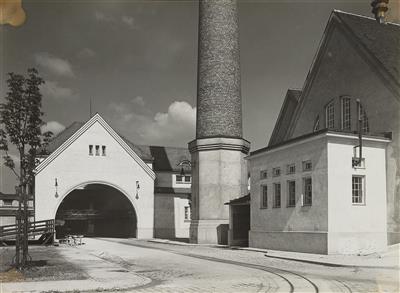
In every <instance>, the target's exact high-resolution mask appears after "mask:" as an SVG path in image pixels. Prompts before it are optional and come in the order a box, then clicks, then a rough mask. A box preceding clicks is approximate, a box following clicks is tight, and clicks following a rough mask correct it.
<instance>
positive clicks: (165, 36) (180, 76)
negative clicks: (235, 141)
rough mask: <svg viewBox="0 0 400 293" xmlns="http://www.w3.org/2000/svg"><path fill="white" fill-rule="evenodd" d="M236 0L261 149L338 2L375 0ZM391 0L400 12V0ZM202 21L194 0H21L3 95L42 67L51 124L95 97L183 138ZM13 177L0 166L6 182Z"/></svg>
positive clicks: (133, 120) (173, 141)
mask: <svg viewBox="0 0 400 293" xmlns="http://www.w3.org/2000/svg"><path fill="white" fill-rule="evenodd" d="M5 1H7V0H0V9H1V7H2V6H1V5H5V3H6V2H5ZM12 2H15V5H16V7H17V6H18V7H19V3H20V2H21V0H13V1H12ZM238 3H239V4H238V7H239V27H240V50H241V76H242V103H243V127H244V138H245V139H247V140H249V141H250V142H251V145H252V150H255V149H258V148H261V147H264V146H266V145H267V143H268V139H269V137H270V135H271V133H272V130H273V127H274V124H275V120H276V118H277V116H278V114H279V111H280V108H281V105H282V102H283V99H284V97H285V93H286V91H287V89H288V88H300V89H301V88H302V86H303V83H304V81H305V78H306V76H307V73H308V70H309V68H310V66H311V62H312V60H313V57H314V56H315V53H316V50H317V48H318V44H319V42H320V40H321V37H322V33H323V31H324V28H325V26H326V23H327V21H328V19H329V16H330V14H331V12H332V10H333V9H339V10H342V11H346V12H351V13H356V14H361V15H366V16H372V14H371V7H370V1H369V0H357V1H356V0H354V1H351V0H345V1H344V0H342V1H328V0H320V1H317V0H314V1H294V0H293V1H285V0H280V1H267V0H265V1H264V0H257V1H251V0H249V1H246V0H241V1H240V0H239V1H238ZM389 4H390V6H389V7H390V10H389V14H388V17H389V20H393V21H396V22H398V19H399V2H398V1H394V0H391V1H390V3H389ZM18 7H17V8H18ZM3 9H5V8H4V6H3ZM10 11H13V12H10ZM15 11H16V12H15ZM7 13H8V14H7ZM197 26H198V2H197V1H184V0H182V1H168V0H164V1H163V0H159V1H151V0H147V1H119V0H114V1H109V0H108V1H100V0H96V1H92V0H85V1H80V0H69V1H66V0H63V1H60V0H51V1H50V0H48V1H42V0H30V1H27V0H22V6H21V8H18V9H14V10H11V9H10V10H9V11H7V10H3V14H0V102H3V101H4V96H5V94H6V92H7V89H6V86H5V85H6V83H5V81H6V79H7V73H8V72H15V73H25V72H26V70H27V68H30V67H35V68H37V69H38V71H39V74H40V75H41V76H42V77H43V78H44V80H45V81H46V83H45V84H44V85H43V86H42V87H41V92H42V94H43V108H42V110H43V112H44V113H45V115H44V117H43V119H44V120H45V121H46V122H47V125H46V126H45V129H46V130H51V131H53V132H54V133H56V134H57V133H58V132H60V131H62V130H63V129H64V128H65V127H67V126H68V125H70V124H71V123H72V122H73V121H86V120H87V119H88V118H89V117H90V101H91V104H92V107H91V108H92V113H95V112H98V113H100V114H101V115H102V116H103V117H104V118H105V119H106V121H108V122H109V123H110V124H111V126H112V127H113V128H114V129H116V130H117V131H118V132H119V133H121V134H122V135H124V136H125V137H127V138H129V139H130V140H131V141H132V142H134V143H136V144H152V145H165V146H181V147H185V146H187V143H188V142H189V141H191V140H193V139H194V138H195V115H196V108H195V107H196V86H197ZM14 182H15V180H14V178H13V175H12V174H11V173H10V172H9V171H8V170H6V168H5V167H4V166H1V167H0V191H1V192H13V190H14V187H13V185H14Z"/></svg>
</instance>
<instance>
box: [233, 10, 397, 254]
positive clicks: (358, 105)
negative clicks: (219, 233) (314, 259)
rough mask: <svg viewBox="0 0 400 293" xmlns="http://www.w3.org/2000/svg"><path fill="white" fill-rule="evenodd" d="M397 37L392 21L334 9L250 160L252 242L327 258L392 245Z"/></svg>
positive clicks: (250, 242) (395, 202)
mask: <svg viewBox="0 0 400 293" xmlns="http://www.w3.org/2000/svg"><path fill="white" fill-rule="evenodd" d="M399 43H400V25H398V24H394V23H386V24H379V23H377V22H376V21H375V20H374V19H372V18H369V17H364V16H360V15H354V14H350V13H345V12H341V11H333V12H332V14H331V17H330V18H329V21H328V24H327V26H326V29H325V32H324V34H323V38H322V41H321V43H320V46H319V49H318V52H317V54H316V56H315V59H314V60H313V63H312V65H311V69H310V71H309V74H308V76H307V78H306V81H305V83H304V86H303V88H302V90H288V92H287V95H286V97H285V100H284V102H283V105H282V108H281V112H280V113H279V116H278V119H277V121H276V124H275V128H274V131H273V133H272V135H271V138H270V141H269V144H268V146H267V147H265V148H262V149H260V150H256V151H253V152H252V153H251V155H250V156H249V157H248V159H249V162H250V173H251V204H250V214H251V221H250V232H249V245H250V246H252V247H262V248H268V249H279V250H290V251H299V252H311V253H324V254H332V253H366V252H375V251H382V250H385V249H386V247H387V245H391V244H395V243H399V242H400V204H399V203H400V177H399V174H400V173H399V172H400V156H399V154H400V123H399V121H400V83H399V80H400V67H399V65H400V63H399V62H398V60H399V59H398V58H399V56H400V46H399ZM359 119H360V120H361V125H359ZM359 129H361V132H362V145H363V148H362V166H361V167H358V166H355V165H354V164H353V163H352V162H353V159H354V158H358V156H359V154H358V151H359V147H358V145H359V140H358V133H359ZM353 165H354V166H353ZM232 222H233V221H232ZM232 230H233V231H234V225H232Z"/></svg>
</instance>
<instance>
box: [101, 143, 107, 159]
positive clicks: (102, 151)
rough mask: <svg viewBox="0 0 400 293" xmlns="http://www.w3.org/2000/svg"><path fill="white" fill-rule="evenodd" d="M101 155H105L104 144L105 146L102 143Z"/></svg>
mask: <svg viewBox="0 0 400 293" xmlns="http://www.w3.org/2000/svg"><path fill="white" fill-rule="evenodd" d="M101 155H102V156H105V155H106V146H105V145H102V146H101Z"/></svg>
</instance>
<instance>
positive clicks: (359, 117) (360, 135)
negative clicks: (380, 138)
mask: <svg viewBox="0 0 400 293" xmlns="http://www.w3.org/2000/svg"><path fill="white" fill-rule="evenodd" d="M357 112H358V147H359V152H360V153H359V156H358V166H360V167H361V164H362V163H361V162H362V120H361V103H360V99H357Z"/></svg>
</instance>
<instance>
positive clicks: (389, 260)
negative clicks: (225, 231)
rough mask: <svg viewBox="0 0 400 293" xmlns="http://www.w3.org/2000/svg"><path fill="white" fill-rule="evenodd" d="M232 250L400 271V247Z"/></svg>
mask: <svg viewBox="0 0 400 293" xmlns="http://www.w3.org/2000/svg"><path fill="white" fill-rule="evenodd" d="M148 241H149V242H154V243H163V244H171V245H179V246H212V247H227V246H226V245H210V244H192V243H184V242H179V241H172V240H165V239H151V240H148ZM232 249H237V250H245V251H256V252H262V253H265V256H266V257H269V258H275V259H282V260H290V261H298V262H304V263H310V264H317V265H323V266H330V267H360V268H385V269H394V270H396V269H397V270H399V269H400V245H399V244H396V245H392V246H390V247H388V250H387V251H386V252H383V253H372V254H368V255H323V254H312V253H300V252H290V251H280V250H271V249H260V248H252V247H232Z"/></svg>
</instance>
